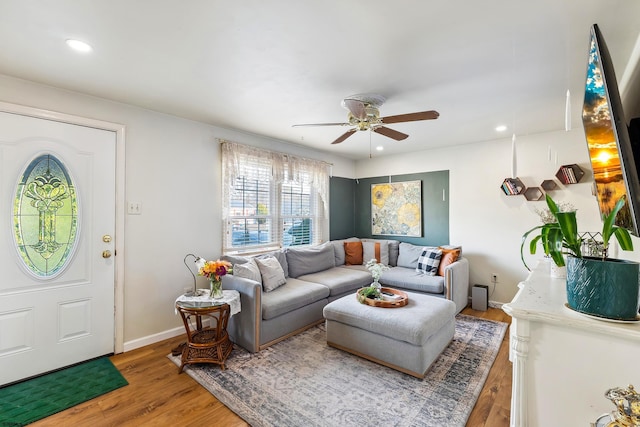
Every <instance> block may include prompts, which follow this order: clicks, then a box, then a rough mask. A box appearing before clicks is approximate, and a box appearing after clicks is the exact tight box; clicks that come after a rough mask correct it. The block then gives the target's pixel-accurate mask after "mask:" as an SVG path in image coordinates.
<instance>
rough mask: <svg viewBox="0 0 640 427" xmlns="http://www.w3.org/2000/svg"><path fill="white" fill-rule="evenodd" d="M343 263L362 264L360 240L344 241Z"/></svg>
mask: <svg viewBox="0 0 640 427" xmlns="http://www.w3.org/2000/svg"><path fill="white" fill-rule="evenodd" d="M344 255H345V262H344V263H345V265H362V242H344Z"/></svg>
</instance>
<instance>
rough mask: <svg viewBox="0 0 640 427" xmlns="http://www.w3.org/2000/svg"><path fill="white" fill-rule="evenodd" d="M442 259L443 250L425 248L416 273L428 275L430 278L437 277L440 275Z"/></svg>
mask: <svg viewBox="0 0 640 427" xmlns="http://www.w3.org/2000/svg"><path fill="white" fill-rule="evenodd" d="M441 258H442V250H440V249H437V248H436V249H434V248H424V249H423V250H422V255H420V258H418V267H417V268H416V271H417V272H418V273H424V274H428V275H429V276H435V275H436V274H437V273H438V266H439V265H440V259H441Z"/></svg>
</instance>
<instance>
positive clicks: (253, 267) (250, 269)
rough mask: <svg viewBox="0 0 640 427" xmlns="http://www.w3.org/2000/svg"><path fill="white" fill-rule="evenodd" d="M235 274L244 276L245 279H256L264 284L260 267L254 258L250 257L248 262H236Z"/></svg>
mask: <svg viewBox="0 0 640 427" xmlns="http://www.w3.org/2000/svg"><path fill="white" fill-rule="evenodd" d="M233 275H234V276H238V277H244V278H245V279H251V280H255V281H256V282H258V283H260V284H262V275H261V274H260V268H259V267H258V264H256V261H255V260H254V259H253V258H249V259H248V260H247V262H244V263H236V264H234V265H233Z"/></svg>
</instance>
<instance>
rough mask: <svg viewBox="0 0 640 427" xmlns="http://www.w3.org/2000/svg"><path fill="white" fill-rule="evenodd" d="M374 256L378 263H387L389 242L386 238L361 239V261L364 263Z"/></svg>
mask: <svg viewBox="0 0 640 427" xmlns="http://www.w3.org/2000/svg"><path fill="white" fill-rule="evenodd" d="M372 258H375V259H376V260H377V261H378V262H379V263H382V264H384V265H389V242H387V241H386V240H364V239H363V240H362V261H363V263H364V264H366V263H367V261H369V260H370V259H372Z"/></svg>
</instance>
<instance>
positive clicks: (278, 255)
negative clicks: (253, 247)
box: [221, 249, 289, 277]
mask: <svg viewBox="0 0 640 427" xmlns="http://www.w3.org/2000/svg"><path fill="white" fill-rule="evenodd" d="M268 257H274V258H275V259H277V260H278V262H279V263H280V266H281V267H282V271H284V277H289V266H288V265H287V257H286V256H285V253H284V249H279V250H277V251H272V252H267V253H265V254H262V255H257V256H255V257H250V256H239V255H223V256H222V257H221V259H222V260H224V261H229V262H230V263H231V264H233V265H238V264H245V263H246V262H248V261H249V260H250V259H251V258H254V259H261V258H268Z"/></svg>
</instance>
